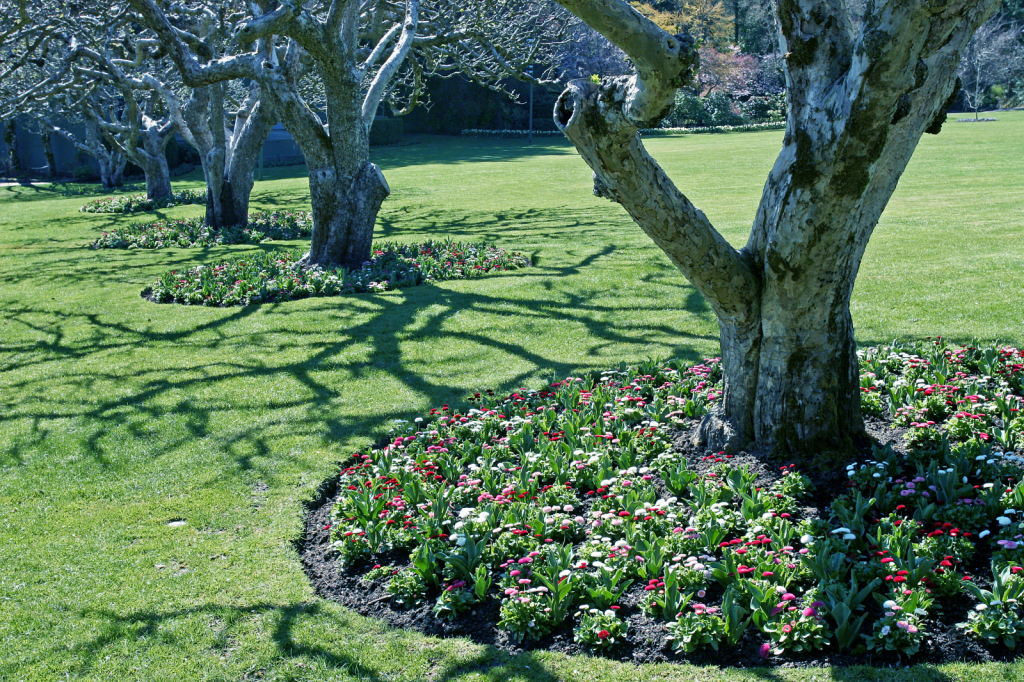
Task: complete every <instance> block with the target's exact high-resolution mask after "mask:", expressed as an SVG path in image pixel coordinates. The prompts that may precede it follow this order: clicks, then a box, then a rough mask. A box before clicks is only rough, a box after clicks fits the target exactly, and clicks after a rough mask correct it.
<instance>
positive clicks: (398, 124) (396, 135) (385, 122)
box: [370, 116, 405, 146]
mask: <svg viewBox="0 0 1024 682" xmlns="http://www.w3.org/2000/svg"><path fill="white" fill-rule="evenodd" d="M404 130H405V121H404V120H403V119H402V118H400V117H395V118H386V117H384V116H378V117H377V118H375V119H373V127H371V128H370V144H371V145H374V146H377V145H389V144H398V143H399V142H401V141H402V134H403V132H404Z"/></svg>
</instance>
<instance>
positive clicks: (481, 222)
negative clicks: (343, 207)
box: [0, 112, 1024, 682]
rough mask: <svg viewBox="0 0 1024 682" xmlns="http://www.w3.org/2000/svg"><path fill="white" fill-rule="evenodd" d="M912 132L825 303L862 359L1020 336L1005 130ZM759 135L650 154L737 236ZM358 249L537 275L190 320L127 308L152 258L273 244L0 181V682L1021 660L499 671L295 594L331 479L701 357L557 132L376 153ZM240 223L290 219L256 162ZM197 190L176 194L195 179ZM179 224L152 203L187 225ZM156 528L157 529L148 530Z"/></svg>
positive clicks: (826, 675)
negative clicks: (567, 395)
mask: <svg viewBox="0 0 1024 682" xmlns="http://www.w3.org/2000/svg"><path fill="white" fill-rule="evenodd" d="M998 118H999V121H998V122H996V123H985V124H957V123H955V122H951V123H948V124H947V125H946V129H945V130H944V131H943V133H942V135H940V136H939V137H926V139H925V140H924V141H923V143H922V144H921V146H920V148H919V149H918V152H917V154H916V155H915V158H914V160H913V161H912V163H911V166H910V168H909V169H908V171H907V173H906V174H905V176H904V178H903V180H902V182H901V184H900V188H899V190H898V191H897V193H896V196H895V197H894V198H893V200H892V202H891V203H890V205H889V209H888V210H887V212H886V213H885V215H884V216H883V218H882V221H881V224H880V225H879V227H878V229H877V230H876V232H875V236H874V239H873V241H872V243H871V245H870V246H869V248H868V251H867V254H866V256H865V259H864V265H863V268H862V270H861V275H860V278H859V280H858V284H857V289H856V292H855V294H854V302H853V309H854V321H855V323H856V325H857V328H858V338H859V339H860V341H861V342H862V343H865V344H870V343H876V342H884V341H889V340H892V339H894V338H920V337H924V336H929V335H935V334H942V335H945V336H948V337H951V338H956V339H961V340H968V339H971V338H972V337H976V338H978V339H980V340H982V341H987V342H992V341H995V340H1002V341H1005V342H1010V343H1014V344H1020V343H1024V296H1022V294H1021V292H1022V291H1024V229H1022V228H1024V172H1022V170H1021V166H1020V159H1021V158H1024V112H1011V113H1000V114H999V115H998ZM781 139H782V133H781V132H778V131H776V132H764V133H734V134H727V135H698V136H686V137H677V138H653V139H651V140H650V141H649V145H648V146H649V148H650V149H651V151H652V153H653V154H654V155H655V156H656V157H657V158H658V159H659V160H660V161H661V162H662V163H663V165H664V166H665V167H666V168H667V170H668V171H669V173H670V174H671V175H672V176H673V177H674V178H675V179H676V181H677V183H678V184H679V185H680V186H681V187H682V188H683V189H684V190H685V191H686V192H687V193H688V194H689V196H690V198H691V199H692V200H693V201H694V202H695V203H696V204H697V205H698V206H700V207H701V208H703V209H704V210H705V212H706V213H707V214H708V216H709V217H710V219H711V220H712V222H713V223H714V224H715V225H716V226H718V228H719V229H720V230H721V231H722V232H723V233H724V234H725V235H726V236H727V237H728V239H729V240H730V241H732V242H733V243H734V244H737V245H739V244H742V243H744V242H745V240H746V233H747V230H748V229H749V224H750V222H751V220H752V216H753V214H754V210H755V207H756V205H757V202H758V199H759V197H760V192H761V188H762V186H763V184H764V180H765V177H766V176H767V173H768V170H769V169H770V167H771V165H772V163H773V161H774V156H775V154H776V153H777V151H778V149H779V147H780V145H781ZM375 157H376V158H375V160H376V161H377V162H378V163H379V164H380V165H381V166H382V168H383V169H384V171H385V174H386V175H387V177H388V180H389V182H390V184H391V187H392V189H393V194H392V196H391V198H390V199H389V200H388V201H387V202H386V203H385V207H384V209H383V211H382V213H381V218H380V221H379V224H378V228H379V235H378V237H379V238H386V239H391V240H398V241H403V242H413V241H419V240H422V239H425V238H438V237H449V236H450V237H453V238H456V239H463V240H465V239H486V240H489V241H493V242H496V243H497V244H499V245H500V246H504V247H508V248H513V249H518V250H523V251H527V252H529V253H530V254H531V255H532V256H533V257H534V259H535V262H536V264H537V266H536V267H534V268H531V269H528V270H523V271H519V272H515V273H509V274H506V275H498V276H493V277H488V278H485V279H480V280H471V281H453V282H446V283H443V284H438V285H433V286H424V287H418V288H413V289H406V290H402V291H397V292H388V293H385V294H373V295H354V296H344V297H338V298H326V299H325V298H320V299H309V300H303V301H294V302H288V303H282V304H274V305H265V306H262V307H248V308H229V309H210V308H202V307H183V306H174V305H162V306H161V305H155V304H152V303H149V302H147V301H145V300H143V299H142V298H141V297H140V296H139V292H140V290H141V289H142V288H143V287H145V286H147V285H149V284H151V283H152V282H153V281H154V280H155V279H156V278H157V276H158V275H159V274H160V273H162V272H163V271H165V270H167V269H170V268H175V267H178V268H184V267H187V266H190V265H194V264H198V263H212V262H216V261H217V260H219V259H222V258H224V257H225V256H227V255H229V254H240V253H245V252H248V251H253V250H255V249H268V250H274V249H285V248H293V247H295V246H298V245H300V243H299V242H284V243H274V244H269V245H262V246H225V247H213V248H202V249H190V250H181V249H166V250H159V251H109V250H104V251H94V250H91V249H88V248H86V245H87V244H89V243H91V242H92V241H93V240H94V239H95V238H96V237H97V236H98V234H99V233H100V232H101V231H102V230H103V229H104V228H106V227H109V226H113V225H118V224H123V223H125V222H128V221H141V220H146V219H149V218H148V216H151V215H152V214H141V215H134V216H119V215H102V214H83V213H79V212H78V208H79V207H80V206H81V205H82V204H83V203H84V202H85V201H86V200H87V199H89V198H90V197H66V198H65V197H62V196H61V195H60V194H58V193H56V192H55V191H54V190H53V189H51V188H49V187H42V188H25V187H4V188H0V566H2V568H0V680H3V681H7V680H56V679H122V680H134V679H143V680H250V679H264V680H374V681H377V680H380V681H385V680H387V681H395V682H399V681H403V680H410V681H412V680H436V681H443V682H448V681H450V680H467V681H469V680H474V681H480V680H488V681H492V680H493V681H495V682H496V681H498V680H540V681H544V682H546V681H549V680H550V681H553V680H581V681H582V680H617V681H626V680H629V681H632V680H644V681H653V680H687V681H689V680H805V681H810V680H818V681H821V680H827V679H832V680H875V679H886V680H924V679H929V680H967V679H1006V680H1018V679H1024V665H1020V664H1013V665H984V666H978V665H949V666H942V667H928V666H915V667H913V668H909V669H895V670H887V671H876V670H873V669H867V668H850V669H831V670H821V669H818V670H786V669H765V670H753V671H738V670H734V669H728V668H726V669H722V670H719V669H708V668H694V667H687V666H679V665H659V666H651V667H642V668H638V667H635V666H630V665H622V664H618V663H610V662H608V661H606V660H604V659H599V658H593V659H592V658H566V657H564V656H561V655H553V654H546V653H529V654H523V655H520V656H518V657H509V656H507V655H505V654H503V653H500V652H497V651H495V650H493V649H489V648H487V647H482V646H478V645H475V644H472V643H470V642H468V641H466V640H460V639H450V640H438V639H432V638H428V637H424V636H422V635H419V634H417V633H414V632H409V631H399V630H391V629H388V628H387V627H385V626H383V625H381V624H379V623H377V622H374V621H372V620H369V619H366V618H362V617H359V616H356V615H354V614H352V613H350V612H348V611H345V610H344V609H342V608H341V607H338V606H335V605H333V604H331V603H327V602H324V601H321V600H319V599H318V598H316V597H315V595H313V593H312V590H311V589H310V587H309V586H308V584H307V582H306V579H305V576H304V575H303V573H302V570H301V568H300V565H299V562H298V560H297V555H296V553H295V550H294V548H293V545H292V543H293V540H294V539H295V538H297V537H298V535H299V533H300V529H301V522H302V511H303V510H302V502H303V501H304V500H308V499H310V498H311V497H312V496H313V494H314V491H315V488H316V486H317V485H318V483H319V482H320V481H321V480H323V479H324V478H326V477H327V476H329V475H331V474H332V473H333V472H334V470H335V463H336V462H337V461H339V460H341V459H343V458H345V457H346V456H347V455H348V454H349V453H351V452H353V451H354V450H355V449H358V448H361V447H363V446H365V444H366V443H367V442H368V441H369V440H371V439H373V438H374V437H375V436H377V435H379V434H380V433H382V432H383V431H385V430H386V429H387V427H388V425H389V424H390V423H391V422H392V421H393V420H394V419H399V418H410V417H413V416H415V415H416V414H418V413H419V412H422V411H424V410H426V409H428V408H429V407H431V406H436V405H439V404H441V403H449V402H450V403H455V402H459V401H460V399H461V398H462V397H464V396H465V395H466V394H467V393H468V392H472V391H474V390H479V389H480V388H495V389H502V390H505V389H513V388H516V387H518V386H522V385H536V384H539V383H540V382H541V381H543V380H545V379H549V378H551V377H552V376H558V377H564V376H566V375H568V374H569V373H573V372H577V371H582V370H590V369H601V368H606V367H609V366H614V365H617V364H619V363H622V362H630V361H635V360H639V359H644V358H647V357H654V358H664V357H668V356H676V357H681V358H684V359H696V358H699V357H702V356H705V355H707V354H709V353H713V352H715V347H716V345H717V325H716V323H715V320H714V316H713V315H712V313H711V311H710V310H709V309H708V307H707V305H706V304H705V303H704V301H703V299H702V298H701V297H700V296H699V295H698V294H697V293H696V291H695V290H694V289H693V288H692V287H690V286H689V285H688V284H687V283H686V281H685V280H684V279H683V278H682V277H681V276H680V275H679V274H678V273H677V272H676V271H675V270H674V269H673V268H672V267H671V266H670V264H669V262H668V260H667V258H666V257H665V256H664V255H663V254H662V253H661V252H660V251H659V250H658V249H657V248H656V247H655V246H654V245H653V244H652V243H651V242H650V241H649V240H648V239H647V238H646V237H645V236H644V235H643V234H642V233H641V232H640V230H639V228H637V227H636V226H635V225H634V224H633V223H632V222H631V220H630V219H629V218H628V217H627V216H626V214H625V213H624V211H623V210H622V209H621V208H620V207H617V206H615V205H613V204H610V203H608V202H607V201H604V200H598V199H596V198H594V197H593V196H592V195H591V191H590V171H589V170H588V169H587V167H586V166H585V165H584V163H583V162H582V161H581V160H580V159H579V158H578V156H577V154H576V153H575V151H574V150H573V149H572V148H571V147H569V146H568V145H567V144H566V143H564V142H563V141H561V140H557V141H556V140H551V139H544V140H543V141H542V142H540V143H538V144H536V145H534V146H532V147H527V146H525V145H524V143H523V142H521V141H501V140H483V139H457V138H424V139H419V140H414V143H413V144H409V145H407V146H403V147H398V148H391V149H380V150H376V151H375ZM266 177H267V178H268V179H267V180H265V181H264V182H262V183H259V184H258V185H257V187H256V190H255V192H254V194H253V209H254V210H255V209H257V208H258V209H276V208H295V209H302V208H308V186H307V180H306V178H305V177H304V175H303V174H302V169H295V168H285V169H271V170H269V171H268V172H267V173H266ZM200 186H201V183H200V182H199V175H198V174H193V175H192V176H189V178H186V180H185V181H182V182H177V183H176V189H178V188H184V187H200ZM201 211H202V209H201V207H197V206H182V207H177V208H173V209H168V210H164V211H159V212H157V215H158V216H161V217H189V216H194V215H199V214H200V213H201ZM174 520H184V521H185V522H186V523H185V525H184V526H179V527H171V526H168V523H169V522H171V521H174Z"/></svg>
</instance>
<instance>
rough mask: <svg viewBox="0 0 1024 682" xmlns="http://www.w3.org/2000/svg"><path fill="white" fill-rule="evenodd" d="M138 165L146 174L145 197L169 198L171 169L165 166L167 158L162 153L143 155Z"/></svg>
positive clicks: (170, 193)
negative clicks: (153, 155)
mask: <svg viewBox="0 0 1024 682" xmlns="http://www.w3.org/2000/svg"><path fill="white" fill-rule="evenodd" d="M140 167H141V168H142V172H143V173H145V175H146V198H147V199H159V200H169V199H170V198H171V195H172V194H173V192H172V191H171V170H170V168H168V167H167V159H166V157H164V156H163V155H160V156H157V157H155V158H154V157H152V156H150V157H148V158H146V157H143V158H142V159H141V164H140Z"/></svg>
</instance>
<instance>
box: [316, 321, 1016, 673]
mask: <svg viewBox="0 0 1024 682" xmlns="http://www.w3.org/2000/svg"><path fill="white" fill-rule="evenodd" d="M860 357H861V384H862V387H863V388H862V394H863V405H864V411H865V412H866V413H868V414H871V413H876V414H882V415H888V414H892V415H893V422H894V423H893V424H892V426H891V429H890V430H889V431H888V433H889V434H894V433H899V434H905V435H901V437H900V439H899V440H898V441H897V442H896V443H895V444H890V445H887V446H884V447H878V446H875V447H874V448H872V449H871V450H870V451H868V453H866V455H865V456H864V457H861V458H859V459H857V460H856V461H849V460H848V461H847V462H846V463H844V464H842V465H838V466H837V468H836V471H833V472H824V473H817V474H816V475H815V476H814V480H812V478H811V474H812V472H810V471H800V470H798V469H797V468H795V467H794V466H793V465H790V464H785V463H775V464H774V465H773V466H771V467H766V466H765V465H764V462H763V461H761V460H759V459H757V458H755V457H753V456H750V455H747V454H746V453H739V454H738V455H736V456H733V455H727V454H725V453H704V452H698V451H695V450H692V449H690V448H689V447H688V446H686V445H685V443H687V442H688V441H687V440H685V439H683V438H681V437H680V436H681V435H682V434H683V433H685V432H687V430H692V427H693V426H694V425H695V424H696V423H697V421H698V418H699V417H700V416H701V415H702V414H704V413H705V412H706V410H707V409H708V407H709V406H710V405H712V404H713V403H714V402H715V401H716V400H718V399H719V398H720V395H721V383H720V380H721V370H720V365H719V361H718V359H710V360H705V361H704V362H703V363H702V364H699V365H686V364H682V363H676V362H668V363H647V364H645V365H642V366H640V367H636V368H629V369H623V370H618V371H608V372H604V373H602V374H600V375H599V376H590V377H583V378H568V379H565V380H564V381H558V382H555V383H553V384H551V385H550V386H548V387H546V388H544V389H542V390H537V391H527V390H519V391H516V392H513V393H511V394H509V395H495V394H494V393H492V392H487V393H486V394H483V395H481V394H475V395H474V396H473V397H472V398H471V399H470V402H471V405H470V406H467V407H464V408H457V407H456V406H450V405H444V406H443V407H441V408H438V409H433V410H431V411H430V413H429V414H428V415H425V416H424V417H422V418H417V419H415V420H414V421H413V422H412V423H408V422H405V421H399V422H396V425H395V427H394V428H393V429H392V431H391V432H390V434H389V436H388V438H387V440H386V442H385V443H383V444H382V445H381V446H379V447H376V448H373V449H370V450H368V451H366V452H365V453H358V454H356V455H354V456H353V457H352V459H351V460H350V461H349V462H347V463H346V464H345V465H344V467H343V469H342V470H341V473H340V477H339V479H338V483H337V493H336V496H335V497H334V498H333V502H332V503H331V505H329V506H326V507H324V512H319V513H318V514H319V515H315V516H314V517H311V520H310V523H309V525H307V538H306V543H307V546H310V545H311V544H312V543H321V542H323V543H327V542H330V543H331V544H332V545H333V548H334V550H335V552H336V558H335V559H332V562H335V563H331V566H332V568H331V569H330V570H323V569H317V570H319V571H320V573H319V574H318V575H319V577H318V578H317V580H318V581H319V582H318V587H319V588H321V589H327V588H326V587H324V586H325V585H339V584H340V585H344V586H345V587H344V589H338V590H336V591H335V592H334V593H333V596H335V597H336V598H338V599H340V600H341V601H342V602H343V603H347V604H349V605H350V606H352V607H353V608H356V609H357V610H360V612H363V613H372V614H373V615H376V616H378V617H384V618H386V619H388V620H389V621H390V622H393V623H396V624H401V625H403V626H409V625H415V626H416V627H419V628H421V629H424V630H427V631H428V632H433V633H438V634H442V633H447V632H453V633H456V632H469V633H475V635H477V636H479V637H481V638H482V639H483V640H484V641H490V642H495V643H497V644H499V645H508V646H510V647H512V648H515V647H516V646H519V645H520V644H517V643H522V644H521V645H524V646H540V647H555V648H561V649H562V650H566V651H572V650H579V649H582V648H585V649H589V650H593V651H606V652H609V653H610V654H611V655H615V656H619V657H621V658H624V659H628V660H634V661H641V660H659V658H660V659H665V658H680V657H686V658H691V657H697V660H701V659H700V658H699V657H700V656H701V655H706V654H703V653H702V652H708V651H713V652H718V651H720V650H729V651H730V652H731V653H730V659H729V660H730V661H733V662H739V663H743V662H750V663H753V664H757V663H759V662H761V661H764V660H780V661H782V660H793V659H796V660H803V661H808V660H812V661H814V660H818V661H820V659H822V658H825V659H826V661H827V662H828V661H830V662H843V663H851V662H857V661H860V660H866V659H870V660H873V661H876V662H879V661H880V662H883V663H892V662H894V661H896V660H897V659H901V660H906V659H907V658H909V657H913V656H918V657H919V658H921V659H926V660H944V659H948V658H950V657H951V658H953V659H958V658H959V659H962V658H964V657H969V658H987V657H992V656H997V657H998V656H1008V655H1010V654H1009V652H1010V650H1013V649H1015V648H1016V645H1017V644H1018V642H1019V641H1020V639H1021V633H1022V632H1024V629H1022V628H1024V604H1022V603H1021V600H1022V599H1024V568H1022V566H1024V483H1021V482H1020V480H1021V478H1022V474H1024V456H1022V454H1024V450H1022V444H1024V416H1021V408H1022V403H1024V399H1022V398H1021V397H1020V396H1021V395H1022V394H1024V385H1022V384H1024V352H1022V351H1020V350H1017V349H1012V348H1004V349H993V348H988V349H977V348H952V347H947V346H946V345H945V343H944V342H942V341H941V340H940V341H938V342H935V343H934V344H932V343H929V344H927V345H920V346H914V347H895V348H879V349H876V348H869V349H864V350H863V351H861V352H860ZM869 421H870V425H871V428H873V429H876V430H878V429H882V428H883V427H885V428H888V427H886V425H885V423H884V422H883V421H881V420H873V421H872V420H870V419H869ZM901 424H902V425H904V426H905V427H906V428H908V429H909V430H906V431H905V432H904V431H903V428H904V427H903V426H900V425H901ZM892 429H896V430H895V431H894V430H892ZM327 510H330V516H326V515H325V512H326V511H327ZM327 534H329V539H328V538H327V537H326V535H327ZM311 538H317V539H315V540H312V539H311ZM312 546H314V547H319V548H321V549H318V550H316V551H317V552H319V553H320V555H322V552H323V550H322V547H324V546H326V545H318V544H312ZM304 557H305V560H306V563H307V568H309V567H310V566H313V565H316V564H317V561H318V559H316V558H315V556H314V555H311V554H306V555H304ZM311 557H312V558H311ZM339 564H340V567H341V573H340V575H339V574H338V573H337V571H338V565H339ZM332 571H333V573H332ZM403 610H409V611H408V612H410V613H411V614H412V615H410V616H408V618H405V619H403V616H402V613H403ZM460 622H461V623H464V624H465V629H461V630H460V629H448V628H449V627H450V626H449V625H448V624H449V623H451V624H453V625H455V624H458V623H460ZM830 657H831V658H830ZM704 660H707V659H704Z"/></svg>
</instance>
